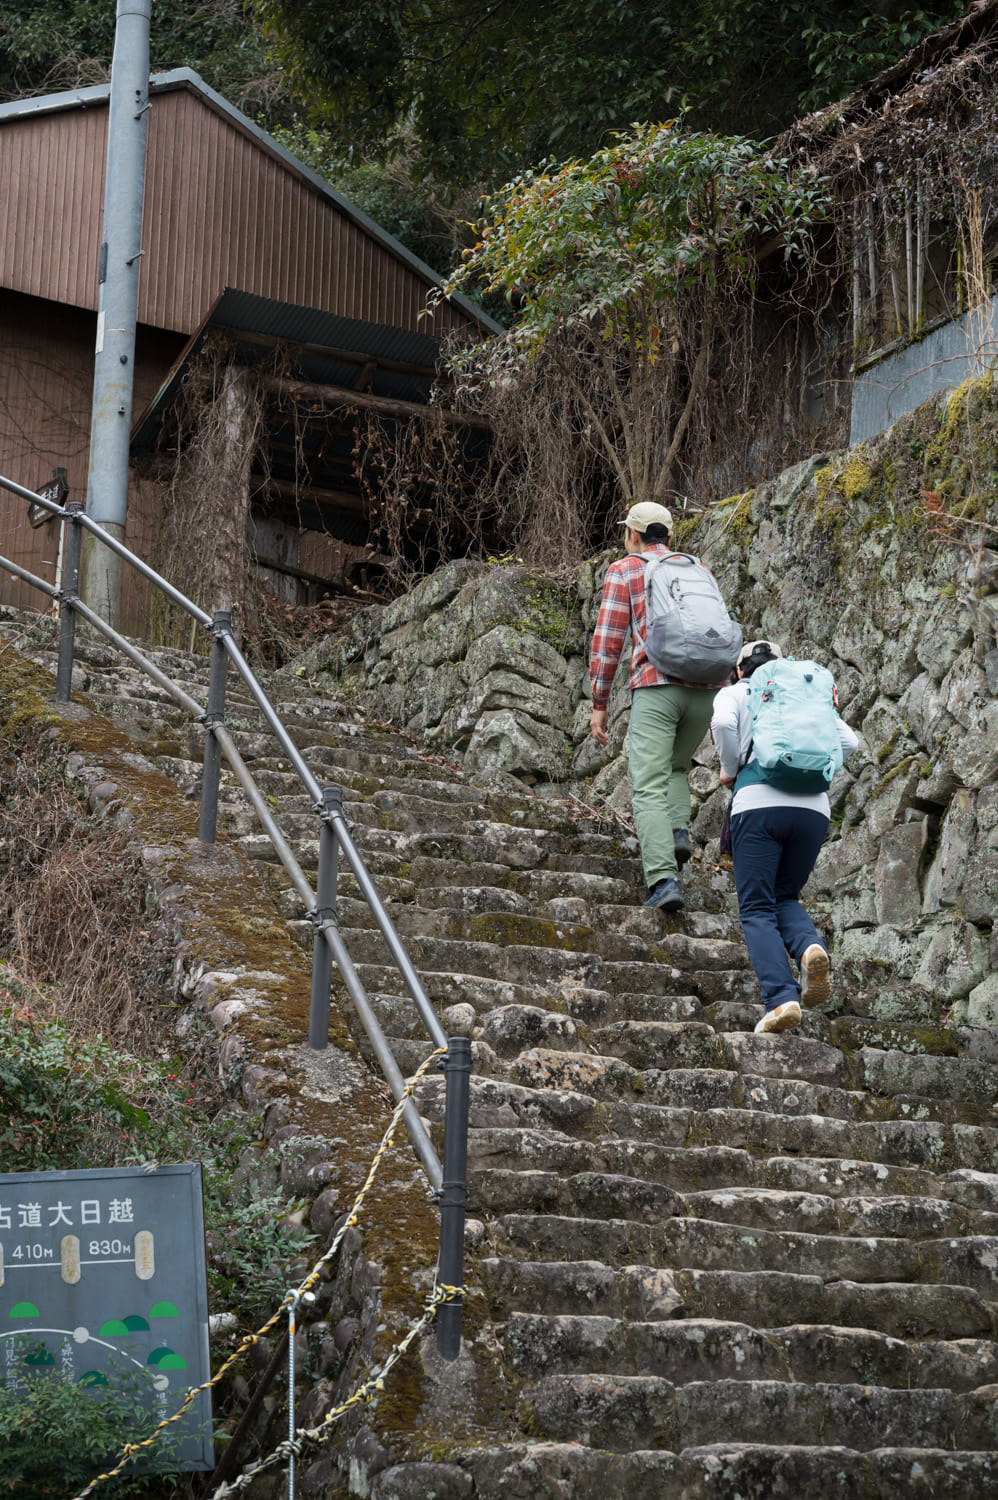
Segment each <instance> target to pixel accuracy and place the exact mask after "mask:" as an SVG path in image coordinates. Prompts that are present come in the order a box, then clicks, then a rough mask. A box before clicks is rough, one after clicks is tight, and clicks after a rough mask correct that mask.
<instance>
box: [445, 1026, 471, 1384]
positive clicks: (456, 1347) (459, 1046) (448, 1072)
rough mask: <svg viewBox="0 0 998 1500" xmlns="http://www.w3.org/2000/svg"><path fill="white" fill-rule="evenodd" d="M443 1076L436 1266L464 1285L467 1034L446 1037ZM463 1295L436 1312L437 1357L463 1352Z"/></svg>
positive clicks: (448, 1282) (452, 1283) (449, 1280)
mask: <svg viewBox="0 0 998 1500" xmlns="http://www.w3.org/2000/svg"><path fill="white" fill-rule="evenodd" d="M443 1069H444V1076H445V1078H446V1100H445V1105H444V1175H443V1183H442V1185H441V1188H440V1268H439V1271H438V1275H437V1279H438V1281H439V1283H440V1285H441V1286H444V1287H461V1286H463V1284H464V1209H465V1204H466V1202H467V1198H468V1106H469V1097H470V1080H471V1042H470V1040H469V1039H468V1037H466V1036H452V1037H448V1039H447V1056H446V1058H445V1059H444V1061H443ZM463 1303H464V1298H463V1296H462V1294H461V1293H460V1292H456V1293H452V1294H451V1295H450V1296H449V1297H448V1299H447V1301H446V1302H442V1303H441V1304H440V1310H439V1311H438V1313H437V1349H438V1350H439V1352H440V1357H441V1359H446V1360H455V1359H457V1357H458V1355H459V1354H460V1352H461V1312H462V1308H463Z"/></svg>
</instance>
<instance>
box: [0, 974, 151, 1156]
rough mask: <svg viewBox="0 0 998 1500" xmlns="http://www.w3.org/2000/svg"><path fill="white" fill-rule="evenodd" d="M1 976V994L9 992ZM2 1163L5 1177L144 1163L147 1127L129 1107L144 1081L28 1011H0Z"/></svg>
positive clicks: (124, 1060) (110, 1054) (118, 1057)
mask: <svg viewBox="0 0 998 1500" xmlns="http://www.w3.org/2000/svg"><path fill="white" fill-rule="evenodd" d="M9 986H10V980H9V979H8V978H7V977H6V976H4V975H2V974H0V995H2V993H3V991H4V990H6V991H7V993H8V994H9V993H10V988H9ZM0 1028H2V1032H3V1045H2V1049H0V1160H2V1162H3V1168H4V1171H5V1172H49V1171H60V1170H65V1169H67V1168H69V1167H76V1166H87V1167H106V1166H117V1165H121V1164H123V1163H127V1162H129V1161H131V1160H134V1159H135V1158H136V1156H137V1157H138V1158H139V1159H140V1160H141V1159H142V1158H143V1157H144V1156H145V1155H146V1154H147V1151H146V1147H145V1145H144V1140H143V1138H144V1136H145V1135H146V1134H147V1133H148V1131H149V1128H150V1120H149V1115H148V1113H147V1112H146V1110H145V1109H143V1108H141V1107H140V1106H139V1105H137V1104H134V1103H132V1102H131V1101H130V1099H129V1098H128V1096H127V1094H126V1089H129V1088H130V1089H131V1090H133V1091H134V1090H135V1089H136V1085H137V1084H141V1082H142V1080H143V1079H144V1078H146V1077H147V1076H148V1070H147V1069H145V1068H142V1067H141V1065H139V1066H138V1067H137V1065H136V1062H135V1059H134V1058H131V1057H125V1056H124V1055H123V1054H121V1053H116V1052H114V1051H113V1050H112V1049H111V1048H110V1047H106V1046H104V1045H103V1043H101V1042H97V1043H85V1042H83V1041H81V1040H80V1039H79V1038H76V1037H72V1036H70V1035H69V1034H68V1032H67V1031H66V1030H65V1028H64V1027H62V1026H60V1025H59V1024H58V1023H55V1022H49V1023H48V1024H47V1025H44V1026H43V1025H38V1024H37V1023H36V1022H35V1021H34V1020H33V1019H32V1018H31V1015H30V1011H28V1010H27V1009H26V1008H22V1009H21V1010H19V1011H15V1010H13V1009H12V1008H9V1007H8V1008H7V1009H4V1010H0Z"/></svg>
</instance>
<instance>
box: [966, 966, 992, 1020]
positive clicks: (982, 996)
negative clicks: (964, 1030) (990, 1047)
mask: <svg viewBox="0 0 998 1500" xmlns="http://www.w3.org/2000/svg"><path fill="white" fill-rule="evenodd" d="M966 1021H967V1025H968V1026H994V1027H998V974H989V975H988V976H987V977H986V978H985V979H983V980H982V981H981V983H980V984H978V985H975V986H974V988H973V989H972V990H971V991H970V994H969V995H968V996H967V1007H966Z"/></svg>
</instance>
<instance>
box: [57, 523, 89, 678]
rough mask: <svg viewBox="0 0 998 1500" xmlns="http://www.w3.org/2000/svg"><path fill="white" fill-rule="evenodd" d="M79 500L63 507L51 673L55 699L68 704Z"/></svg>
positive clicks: (76, 590)
mask: <svg viewBox="0 0 998 1500" xmlns="http://www.w3.org/2000/svg"><path fill="white" fill-rule="evenodd" d="M82 510H83V502H82V501H80V500H71V501H70V502H69V504H68V505H67V506H66V515H67V518H68V519H67V520H65V521H63V522H62V526H63V527H68V529H69V532H68V535H67V534H66V532H65V531H63V547H64V550H63V568H62V588H61V589H60V591H59V665H58V667H57V668H56V674H55V701H56V702H57V703H68V702H69V694H70V692H71V690H72V686H73V644H74V639H75V636H76V609H75V608H74V606H75V604H76V603H77V601H78V600H79V597H80V595H79V587H80V543H81V542H82V540H83V531H82V529H81V527H80V513H81V511H82Z"/></svg>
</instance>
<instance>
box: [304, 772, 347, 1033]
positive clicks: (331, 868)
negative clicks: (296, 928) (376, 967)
mask: <svg viewBox="0 0 998 1500" xmlns="http://www.w3.org/2000/svg"><path fill="white" fill-rule="evenodd" d="M342 811H343V793H342V792H341V790H340V788H339V787H338V786H324V787H323V788H322V813H321V817H322V823H321V826H320V828H319V874H318V878H317V880H316V882H315V911H314V912H313V913H312V921H313V922H314V924H315V932H314V934H313V937H312V999H311V1003H310V1005H309V1011H308V1045H309V1046H310V1047H311V1048H312V1051H313V1052H324V1051H325V1049H326V1046H327V1044H328V1042H329V986H330V984H331V982H332V978H333V955H332V953H331V952H330V951H329V944H328V943H327V942H326V939H325V938H324V937H323V935H322V929H323V926H324V925H325V923H326V922H335V921H336V880H337V869H338V855H339V850H338V845H337V842H336V834H335V833H334V832H333V828H332V823H331V815H332V814H333V813H342Z"/></svg>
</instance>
